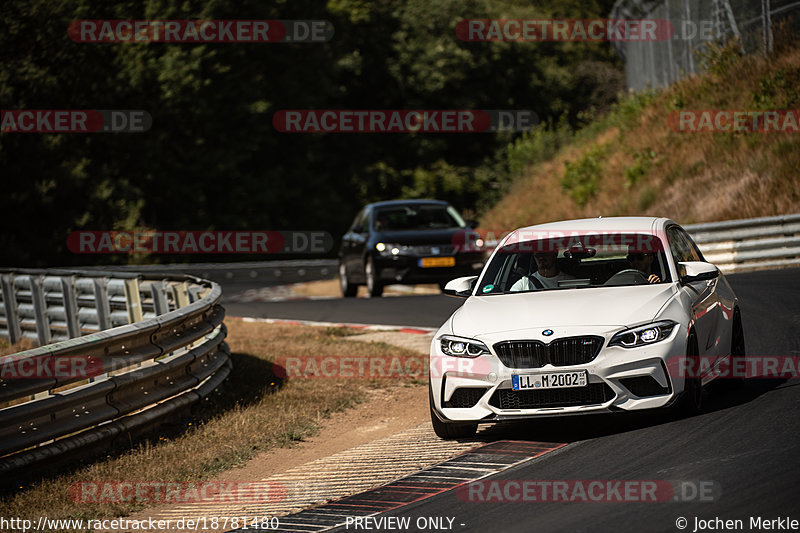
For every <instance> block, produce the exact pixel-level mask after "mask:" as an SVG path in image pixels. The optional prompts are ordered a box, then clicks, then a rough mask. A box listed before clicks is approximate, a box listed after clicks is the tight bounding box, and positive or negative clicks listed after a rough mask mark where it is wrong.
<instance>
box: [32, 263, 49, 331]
mask: <svg viewBox="0 0 800 533" xmlns="http://www.w3.org/2000/svg"><path fill="white" fill-rule="evenodd" d="M28 278H29V279H30V280H31V300H32V301H33V313H34V316H35V317H36V335H37V337H38V338H39V344H40V345H41V346H44V345H45V344H50V341H51V335H50V320H49V319H48V318H47V301H46V300H45V297H44V288H43V287H42V276H28Z"/></svg>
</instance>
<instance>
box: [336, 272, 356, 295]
mask: <svg viewBox="0 0 800 533" xmlns="http://www.w3.org/2000/svg"><path fill="white" fill-rule="evenodd" d="M339 288H340V289H342V296H344V297H345V298H352V297H353V296H355V295H356V293H357V292H358V285H356V284H355V283H353V282H351V281H350V279H349V278H348V277H347V268H346V267H345V266H344V263H339Z"/></svg>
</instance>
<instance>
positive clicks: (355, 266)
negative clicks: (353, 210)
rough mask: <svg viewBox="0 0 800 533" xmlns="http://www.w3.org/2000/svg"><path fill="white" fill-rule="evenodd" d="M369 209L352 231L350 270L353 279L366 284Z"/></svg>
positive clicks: (362, 213) (364, 211)
mask: <svg viewBox="0 0 800 533" xmlns="http://www.w3.org/2000/svg"><path fill="white" fill-rule="evenodd" d="M370 213H371V210H370V208H369V207H365V208H364V210H363V211H362V212H361V216H359V217H358V218H357V219H356V223H355V224H354V225H353V227H352V228H351V230H350V259H349V266H348V270H349V272H351V273H352V276H353V279H354V280H357V281H358V283H365V282H366V276H365V274H364V254H365V252H366V245H367V240H368V239H369V228H370Z"/></svg>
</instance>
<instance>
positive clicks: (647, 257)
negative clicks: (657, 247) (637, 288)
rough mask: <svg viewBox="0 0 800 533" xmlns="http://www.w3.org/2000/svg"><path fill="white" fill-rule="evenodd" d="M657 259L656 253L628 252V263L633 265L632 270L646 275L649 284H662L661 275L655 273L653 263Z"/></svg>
mask: <svg viewBox="0 0 800 533" xmlns="http://www.w3.org/2000/svg"><path fill="white" fill-rule="evenodd" d="M655 259H656V254H654V253H642V252H635V251H629V252H628V262H629V263H630V264H631V268H635V269H636V270H638V271H639V272H641V273H642V274H644V277H646V278H647V281H648V283H661V278H660V277H659V275H658V274H656V273H655V272H653V261H655Z"/></svg>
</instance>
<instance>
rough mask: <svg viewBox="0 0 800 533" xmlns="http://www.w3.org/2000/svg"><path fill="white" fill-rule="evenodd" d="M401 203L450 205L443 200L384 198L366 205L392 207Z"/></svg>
mask: <svg viewBox="0 0 800 533" xmlns="http://www.w3.org/2000/svg"><path fill="white" fill-rule="evenodd" d="M401 205H450V204H449V203H448V202H445V201H444V200H430V199H414V200H386V201H384V202H374V203H371V204H368V205H367V207H372V208H374V207H393V206H401Z"/></svg>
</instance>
